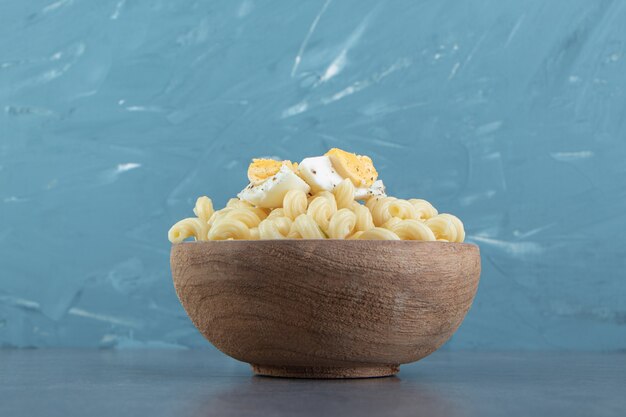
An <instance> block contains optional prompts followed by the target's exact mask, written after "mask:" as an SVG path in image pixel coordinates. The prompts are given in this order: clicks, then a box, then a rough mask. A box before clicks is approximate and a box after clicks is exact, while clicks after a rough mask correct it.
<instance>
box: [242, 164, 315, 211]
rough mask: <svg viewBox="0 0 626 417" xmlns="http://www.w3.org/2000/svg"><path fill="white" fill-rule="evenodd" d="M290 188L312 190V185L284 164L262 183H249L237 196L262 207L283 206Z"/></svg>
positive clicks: (306, 191)
mask: <svg viewBox="0 0 626 417" xmlns="http://www.w3.org/2000/svg"><path fill="white" fill-rule="evenodd" d="M289 190H302V191H303V192H305V193H308V192H309V191H311V187H310V186H309V185H308V184H307V183H306V182H305V181H303V180H302V178H300V177H299V176H298V175H296V174H295V173H294V172H293V171H292V170H291V169H290V168H289V167H288V166H286V165H283V166H282V167H281V168H280V170H279V171H278V172H277V173H276V174H275V175H273V176H271V177H269V178H268V179H266V180H265V181H263V182H262V183H260V184H252V183H251V184H248V186H247V187H246V188H244V189H243V190H241V192H240V193H239V194H237V197H239V198H240V199H241V200H244V201H247V202H248V203H250V204H252V205H254V206H256V207H261V208H276V207H282V206H283V199H284V198H285V194H287V192H288V191H289Z"/></svg>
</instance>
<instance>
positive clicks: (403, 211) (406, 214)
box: [388, 199, 419, 220]
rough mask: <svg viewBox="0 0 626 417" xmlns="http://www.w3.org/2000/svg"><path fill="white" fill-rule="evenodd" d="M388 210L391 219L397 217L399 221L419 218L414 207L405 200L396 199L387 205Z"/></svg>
mask: <svg viewBox="0 0 626 417" xmlns="http://www.w3.org/2000/svg"><path fill="white" fill-rule="evenodd" d="M388 210H389V214H390V215H391V216H392V217H397V218H399V219H400V220H406V219H417V218H419V217H418V211H417V209H416V208H415V206H414V205H413V204H411V203H409V202H408V201H406V200H400V199H397V200H394V201H392V202H391V203H389V206H388Z"/></svg>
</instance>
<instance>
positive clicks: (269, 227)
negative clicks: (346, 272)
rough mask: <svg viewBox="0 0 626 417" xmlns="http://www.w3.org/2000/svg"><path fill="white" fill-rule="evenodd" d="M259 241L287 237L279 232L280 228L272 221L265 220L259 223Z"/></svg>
mask: <svg viewBox="0 0 626 417" xmlns="http://www.w3.org/2000/svg"><path fill="white" fill-rule="evenodd" d="M258 231H259V239H285V238H286V235H284V234H283V233H281V232H280V231H279V230H278V226H277V225H276V223H275V222H274V221H273V220H271V219H265V220H263V221H262V222H261V223H259V227H258Z"/></svg>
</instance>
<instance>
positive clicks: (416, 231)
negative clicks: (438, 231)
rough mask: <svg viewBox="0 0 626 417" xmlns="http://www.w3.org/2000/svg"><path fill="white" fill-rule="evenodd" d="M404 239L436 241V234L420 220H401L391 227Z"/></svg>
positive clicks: (390, 228)
mask: <svg viewBox="0 0 626 417" xmlns="http://www.w3.org/2000/svg"><path fill="white" fill-rule="evenodd" d="M389 230H391V231H392V232H394V233H395V234H396V235H398V237H399V238H400V239H402V240H425V241H434V240H436V239H435V234H434V233H433V231H432V230H430V228H429V227H428V226H426V224H424V223H423V222H421V221H419V220H414V219H407V220H401V221H399V222H397V223H395V224H394V225H392V226H390V227H389Z"/></svg>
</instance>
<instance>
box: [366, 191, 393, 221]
mask: <svg viewBox="0 0 626 417" xmlns="http://www.w3.org/2000/svg"><path fill="white" fill-rule="evenodd" d="M395 200H396V198H395V197H382V198H378V197H377V198H370V199H369V200H368V201H367V204H366V205H367V207H368V208H369V209H370V211H371V212H372V220H374V225H375V226H382V225H383V224H384V223H385V222H386V221H387V220H389V219H391V218H392V217H393V216H392V215H391V213H390V212H389V208H390V206H391V204H392V203H393V202H394V201H395Z"/></svg>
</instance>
